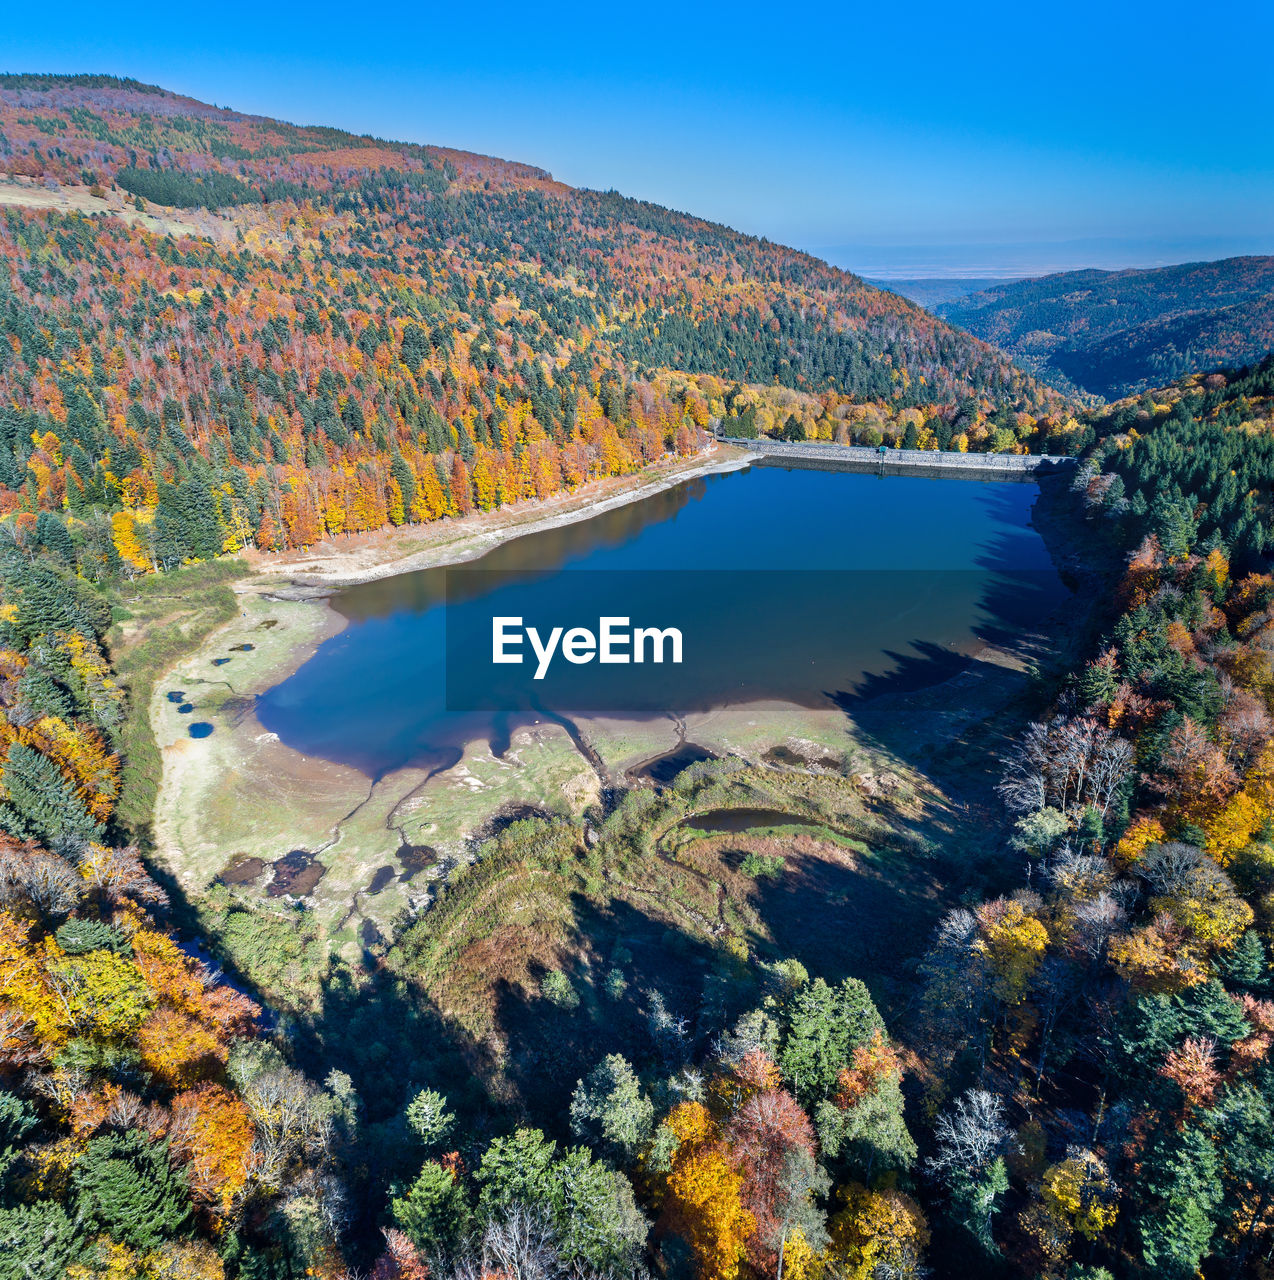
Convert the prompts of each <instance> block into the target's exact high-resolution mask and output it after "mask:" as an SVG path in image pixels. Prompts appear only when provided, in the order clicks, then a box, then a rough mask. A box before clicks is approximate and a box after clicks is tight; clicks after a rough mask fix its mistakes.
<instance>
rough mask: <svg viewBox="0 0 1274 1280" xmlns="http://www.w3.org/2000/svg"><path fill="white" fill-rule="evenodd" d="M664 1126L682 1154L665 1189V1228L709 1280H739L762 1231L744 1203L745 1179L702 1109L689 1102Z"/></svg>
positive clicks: (678, 1154)
mask: <svg viewBox="0 0 1274 1280" xmlns="http://www.w3.org/2000/svg"><path fill="white" fill-rule="evenodd" d="M664 1123H665V1124H666V1125H667V1126H668V1128H669V1129H670V1130H671V1131H672V1133H673V1135H674V1136H675V1137H676V1139H677V1149H676V1152H675V1153H674V1154H673V1157H672V1167H671V1168H670V1170H669V1172H668V1178H667V1183H666V1186H665V1199H664V1216H663V1226H664V1228H665V1229H666V1230H669V1231H673V1232H675V1233H676V1234H677V1235H680V1236H681V1237H682V1238H683V1239H684V1240H685V1241H686V1243H687V1244H688V1245H689V1246H690V1249H691V1251H692V1252H693V1253H694V1255H695V1258H696V1260H697V1262H698V1266H699V1275H700V1276H701V1277H703V1280H735V1277H737V1276H738V1274H739V1264H740V1263H741V1262H742V1260H743V1256H744V1250H745V1248H746V1245H747V1240H748V1237H749V1236H750V1235H751V1234H752V1232H753V1230H754V1229H755V1227H756V1219H755V1218H754V1217H753V1216H752V1214H751V1213H749V1212H748V1211H747V1210H746V1209H745V1208H744V1207H743V1205H742V1203H741V1200H740V1191H741V1190H742V1187H743V1178H742V1177H741V1176H740V1175H739V1174H738V1173H736V1172H735V1171H734V1170H733V1169H732V1168H731V1167H730V1165H729V1163H728V1162H727V1161H726V1158H725V1155H724V1154H723V1152H722V1149H721V1147H720V1144H719V1143H717V1141H716V1140H715V1138H716V1126H715V1124H714V1122H713V1119H712V1116H711V1114H710V1113H709V1111H708V1109H707V1107H705V1106H704V1105H703V1104H702V1103H699V1102H683V1103H682V1104H681V1105H680V1106H678V1107H675V1108H674V1109H673V1111H672V1112H671V1113H670V1114H669V1116H668V1118H667V1120H666V1121H665V1122H664Z"/></svg>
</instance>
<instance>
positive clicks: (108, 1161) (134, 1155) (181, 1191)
mask: <svg viewBox="0 0 1274 1280" xmlns="http://www.w3.org/2000/svg"><path fill="white" fill-rule="evenodd" d="M72 1183H73V1186H74V1189H75V1204H76V1207H77V1209H78V1211H79V1213H80V1214H82V1215H83V1217H84V1219H85V1220H86V1221H88V1222H91V1223H92V1224H93V1225H94V1227H95V1228H96V1229H98V1230H101V1231H105V1232H106V1233H107V1235H109V1236H110V1237H111V1238H112V1239H113V1240H119V1241H121V1242H122V1243H124V1244H128V1245H131V1246H132V1247H133V1248H135V1249H139V1250H141V1251H143V1252H150V1251H152V1250H155V1249H159V1248H162V1246H163V1244H164V1242H165V1241H166V1240H170V1239H172V1238H173V1237H175V1236H180V1235H185V1234H187V1233H188V1232H189V1230H190V1226H191V1206H190V1194H189V1191H188V1189H187V1186H186V1179H185V1176H184V1175H183V1174H181V1173H179V1172H177V1170H175V1169H174V1168H173V1166H172V1164H171V1163H169V1159H168V1144H167V1143H166V1142H153V1141H151V1139H150V1138H149V1137H148V1136H147V1135H146V1134H145V1133H142V1132H141V1131H140V1130H137V1129H130V1130H128V1131H127V1132H125V1133H122V1134H114V1133H113V1134H108V1135H107V1136H105V1137H100V1138H93V1139H92V1140H91V1141H90V1142H89V1144H88V1148H87V1149H86V1150H85V1152H84V1155H83V1156H82V1157H81V1159H80V1160H79V1161H78V1163H77V1164H76V1166H75V1169H74V1171H73V1173H72Z"/></svg>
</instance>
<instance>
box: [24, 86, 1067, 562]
mask: <svg viewBox="0 0 1274 1280" xmlns="http://www.w3.org/2000/svg"><path fill="white" fill-rule="evenodd" d="M0 167H2V168H3V170H4V171H6V172H7V173H8V174H9V175H11V176H12V180H13V181H18V180H22V181H26V182H27V183H28V184H30V185H29V186H28V188H26V190H30V191H33V192H38V191H39V190H41V189H43V188H44V187H46V186H47V185H48V184H60V186H61V188H63V189H66V188H67V186H68V184H69V187H71V188H74V191H75V193H76V196H77V198H78V199H79V200H80V203H81V204H82V206H83V208H84V210H85V214H83V215H81V214H79V213H57V212H36V211H33V210H30V209H27V208H23V207H21V203H20V200H21V195H22V191H21V190H20V189H18V190H16V195H14V191H13V190H11V191H10V195H11V196H14V198H15V199H18V200H19V204H16V205H14V204H11V205H10V206H9V207H8V208H7V209H5V210H4V213H3V216H2V217H0V254H2V255H3V259H4V268H5V269H4V271H3V273H0V324H3V327H4V332H5V336H6V338H7V342H6V344H5V345H4V348H3V350H2V351H0V510H2V511H3V512H5V513H9V512H14V511H21V512H27V513H33V512H35V511H38V510H50V511H55V512H65V513H66V515H68V516H69V517H70V518H71V520H72V530H73V536H74V537H76V538H77V539H80V540H81V541H84V542H86V543H88V544H90V545H91V547H92V554H93V555H94V556H96V557H98V558H99V559H100V560H101V561H102V563H103V565H105V566H109V567H111V568H114V566H115V564H116V561H117V560H118V561H120V562H122V563H123V564H124V566H125V567H126V568H127V569H129V570H134V571H142V570H145V569H148V568H150V567H151V566H152V565H160V566H162V565H171V564H176V563H180V562H181V561H183V560H187V559H191V558H206V557H208V556H210V555H215V554H217V553H219V552H221V551H223V550H233V549H236V548H238V547H241V546H244V545H247V544H254V545H257V546H259V547H261V548H263V549H266V550H269V549H272V548H282V547H296V546H305V545H308V544H311V543H313V542H315V541H317V540H318V539H320V538H321V537H323V536H324V535H326V534H339V533H342V532H350V531H359V530H366V529H374V528H378V527H380V526H381V525H384V524H387V523H392V524H401V523H403V522H414V521H427V520H433V519H437V518H440V517H442V516H445V515H448V514H456V513H463V512H465V511H468V510H470V509H471V508H473V507H475V506H477V507H481V508H484V509H488V508H490V507H492V506H494V505H497V504H500V503H507V502H510V501H514V500H517V499H519V498H523V497H526V496H530V495H536V496H544V495H546V494H548V493H552V492H554V491H556V490H558V489H561V488H572V487H574V486H577V485H579V484H580V483H582V482H584V481H586V480H588V479H590V478H592V477H595V476H599V475H613V474H618V473H622V472H624V471H627V470H631V469H633V468H636V467H638V466H640V465H642V464H643V463H645V462H647V461H649V460H651V459H652V458H655V457H657V456H659V455H661V454H663V453H665V452H668V451H677V452H681V453H685V452H689V451H692V450H694V449H695V448H697V447H698V443H699V441H700V439H701V430H702V428H703V427H704V426H705V425H706V424H707V423H708V421H709V419H710V417H712V416H713V415H723V414H727V413H728V410H727V409H726V407H725V405H724V403H723V401H722V395H723V393H724V392H726V391H728V390H729V389H730V388H731V387H732V386H733V385H734V384H736V383H739V384H748V383H754V384H760V385H761V386H762V387H778V388H788V389H792V390H794V391H801V392H806V393H810V395H811V398H812V399H813V398H817V400H816V402H815V404H814V411H813V412H811V413H810V414H809V430H810V432H811V433H815V434H817V433H818V430H819V428H818V427H817V426H816V425H815V424H816V422H818V421H821V422H822V424H823V426H822V430H823V433H824V434H827V435H829V436H830V434H831V433H832V430H833V424H834V422H835V421H836V420H838V416H839V418H843V417H844V415H845V412H846V409H847V408H848V406H849V404H850V402H851V401H852V402H854V403H857V404H859V405H860V406H861V405H867V406H872V407H874V409H875V410H876V413H877V417H880V418H883V419H886V420H889V419H893V418H896V416H897V415H898V414H899V413H901V412H904V411H907V410H912V411H913V412H915V413H916V414H920V415H921V416H923V415H922V414H921V411H922V410H927V411H928V413H929V414H930V415H933V414H937V413H939V412H942V413H945V414H947V415H948V416H949V417H954V416H955V415H956V414H957V412H959V411H960V410H961V408H962V407H963V410H964V415H965V419H966V421H967V424H968V426H969V427H970V428H971V429H972V431H973V447H975V448H976V447H978V443H979V440H985V439H987V438H988V437H989V436H990V434H991V429H989V428H988V429H986V430H983V431H981V432H979V430H978V428H979V426H980V425H981V424H982V423H983V422H984V421H985V420H986V417H987V416H988V415H990V414H993V413H996V412H1000V413H1001V414H1003V413H1011V412H1014V411H1018V410H1022V411H1027V412H1029V413H1033V414H1038V413H1040V412H1043V411H1045V410H1048V409H1051V408H1054V407H1059V408H1060V407H1061V403H1060V401H1058V400H1057V398H1056V397H1054V396H1053V393H1051V392H1048V391H1046V390H1043V389H1041V388H1039V387H1038V386H1036V385H1035V384H1034V383H1033V382H1032V381H1031V380H1030V379H1029V378H1027V377H1024V376H1023V375H1022V374H1020V373H1019V372H1018V371H1017V370H1016V369H1015V368H1014V367H1013V366H1012V365H1011V364H1010V363H1009V362H1008V361H1007V360H1006V359H1004V358H1003V357H1002V356H1000V355H999V354H998V353H996V352H994V351H993V350H991V349H990V348H988V347H986V346H984V345H983V344H981V343H979V342H976V341H973V340H971V339H969V338H968V337H966V336H965V335H963V334H961V333H959V332H957V331H956V330H953V329H951V328H949V327H948V326H947V325H945V324H944V323H942V322H940V321H936V320H934V319H933V318H932V317H930V316H928V315H927V314H926V313H925V312H923V311H921V310H920V309H919V308H916V307H913V306H911V305H910V304H908V303H906V302H905V301H903V300H902V299H900V298H897V297H896V296H894V295H891V294H887V293H882V292H880V291H878V290H875V289H872V288H870V287H869V286H867V285H865V284H864V283H863V282H862V281H860V280H858V279H856V278H855V277H853V276H850V275H847V274H845V273H843V272H840V271H836V270H833V269H832V268H830V267H827V266H826V265H825V264H823V263H821V262H819V261H817V260H816V259H813V258H810V257H808V256H807V255H804V254H800V253H796V252H793V251H791V250H788V249H783V248H781V247H779V246H777V245H773V244H769V243H767V242H766V241H763V240H762V241H758V240H755V239H750V238H748V237H745V236H740V235H738V234H736V233H734V232H732V231H729V230H728V229H727V228H724V227H720V226H715V225H712V224H710V223H706V222H703V221H701V220H699V219H696V218H692V217H688V216H685V215H682V214H677V213H672V212H670V211H668V210H666V209H661V208H658V207H656V206H653V205H649V204H644V203H641V202H638V201H634V200H628V199H625V198H623V197H621V196H619V195H616V194H615V193H599V192H589V191H573V190H571V189H569V188H567V187H564V186H562V185H561V184H558V183H554V182H553V181H552V180H551V179H550V178H549V177H548V175H547V174H544V173H543V172H541V171H539V170H535V169H532V168H528V167H526V166H522V165H517V164H509V163H506V162H503V161H497V160H490V159H487V158H484V157H477V156H471V155H464V154H461V153H456V152H450V151H446V150H444V149H439V148H432V147H421V146H415V145H403V144H397V143H392V144H391V143H386V142H383V141H380V140H377V139H370V138H360V137H354V136H352V135H349V134H345V133H341V132H340V131H338V130H334V129H326V128H297V127H295V126H292V125H286V124H281V123H279V122H276V121H270V120H263V119H259V118H255V117H245V116H240V115H237V114H235V113H233V112H230V111H226V110H221V109H217V108H213V107H208V106H205V105H203V104H201V103H197V102H193V101H191V100H189V99H183V98H179V97H176V96H174V95H172V94H169V93H165V92H163V91H161V90H159V89H155V88H153V87H149V86H143V85H138V84H134V83H132V82H117V81H114V80H111V79H109V78H105V77H69V78H67V77H39V76H34V77H32V76H9V77H7V78H6V79H5V80H4V81H3V82H2V83H0ZM121 193H123V194H125V195H126V197H127V199H126V201H125V202H121V201H120V200H119V198H118V197H119V195H120V194H121ZM112 200H113V201H114V202H115V203H114V204H112V203H111V201H112ZM121 204H122V207H120V206H121ZM199 205H204V206H216V207H218V208H220V209H221V210H222V211H223V212H222V215H221V220H220V221H218V220H216V219H213V220H211V221H210V223H209V226H210V228H211V233H210V235H209V236H208V237H206V238H191V237H190V236H188V235H182V234H178V233H174V234H156V233H154V232H153V231H152V230H150V229H149V228H150V224H148V223H138V222H136V221H129V220H128V218H127V217H126V216H124V215H125V214H128V215H131V214H135V213H136V212H137V211H138V210H141V209H143V208H145V209H150V210H153V209H154V208H155V207H157V206H165V207H168V206H174V207H176V208H177V209H185V208H192V207H194V206H199ZM230 206H233V208H229V207H230ZM97 214H100V215H101V216H96V215H97ZM175 225H178V226H180V225H184V224H181V223H180V222H179V221H178V222H177V223H176V224H175ZM667 369H671V370H676V371H682V372H685V373H691V374H709V375H714V377H715V380H716V381H715V382H712V381H709V382H708V383H707V384H706V386H705V388H704V389H699V388H697V387H692V386H689V385H687V383H686V382H685V380H684V379H682V380H680V381H679V380H677V379H669V378H668V377H667V376H659V375H657V374H656V372H655V371H657V370H667ZM714 391H715V394H714ZM736 398H737V397H736ZM732 403H733V402H732ZM745 403H746V397H745V400H744V401H743V402H740V404H739V410H738V411H742V408H743V407H744V404H745ZM982 447H986V446H985V444H983V446H982Z"/></svg>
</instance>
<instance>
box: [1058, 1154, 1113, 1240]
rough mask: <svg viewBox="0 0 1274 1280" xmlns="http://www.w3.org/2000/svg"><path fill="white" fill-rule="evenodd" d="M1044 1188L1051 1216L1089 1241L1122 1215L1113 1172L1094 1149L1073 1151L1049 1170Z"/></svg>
mask: <svg viewBox="0 0 1274 1280" xmlns="http://www.w3.org/2000/svg"><path fill="white" fill-rule="evenodd" d="M1040 1190H1041V1194H1042V1196H1043V1199H1044V1207H1045V1208H1046V1209H1047V1210H1048V1213H1049V1215H1050V1216H1051V1217H1053V1218H1055V1219H1057V1220H1058V1221H1060V1222H1062V1223H1065V1224H1066V1225H1067V1226H1069V1227H1071V1228H1072V1229H1073V1230H1075V1231H1078V1232H1079V1234H1080V1235H1081V1236H1083V1237H1084V1238H1085V1239H1086V1240H1095V1239H1096V1238H1097V1237H1098V1236H1099V1235H1100V1234H1101V1233H1102V1232H1103V1231H1105V1230H1106V1228H1107V1227H1109V1226H1110V1225H1111V1224H1112V1223H1113V1222H1114V1221H1115V1219H1116V1217H1118V1215H1119V1206H1118V1204H1117V1203H1116V1201H1115V1189H1114V1187H1113V1185H1112V1184H1111V1181H1110V1174H1109V1173H1108V1172H1107V1170H1106V1166H1105V1165H1104V1164H1103V1163H1102V1162H1101V1160H1100V1159H1098V1157H1097V1156H1096V1155H1094V1154H1093V1152H1091V1151H1082V1150H1072V1152H1071V1154H1069V1155H1068V1156H1067V1158H1066V1159H1065V1160H1063V1161H1061V1162H1060V1163H1059V1164H1055V1165H1053V1166H1052V1168H1050V1169H1048V1170H1046V1171H1045V1173H1044V1181H1043V1183H1042V1185H1041V1188H1040Z"/></svg>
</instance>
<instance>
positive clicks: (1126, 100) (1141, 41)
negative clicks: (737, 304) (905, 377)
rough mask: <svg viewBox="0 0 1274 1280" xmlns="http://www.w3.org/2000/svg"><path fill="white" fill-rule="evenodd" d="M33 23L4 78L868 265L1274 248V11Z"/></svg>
mask: <svg viewBox="0 0 1274 1280" xmlns="http://www.w3.org/2000/svg"><path fill="white" fill-rule="evenodd" d="M50 12H51V11H49V10H44V9H42V8H41V7H40V6H38V5H31V4H26V5H21V6H14V12H12V13H11V14H10V16H9V18H8V19H7V20H6V30H5V31H4V33H3V35H0V63H3V64H5V65H4V67H3V69H5V70H15V71H18V70H22V71H27V70H32V71H34V70H52V71H72V70H92V71H109V72H114V73H117V74H127V75H134V76H137V77H138V78H140V79H144V80H148V81H154V82H156V83H158V84H162V85H164V86H165V87H167V88H172V89H175V90H178V91H181V92H185V93H189V94H192V95H193V96H195V97H198V98H202V99H204V100H207V101H213V102H216V103H218V104H221V105H225V106H231V107H234V108H236V109H238V110H242V111H253V112H260V113H262V114H266V115H274V116H278V117H281V118H283V119H289V120H294V121H297V122H300V123H323V124H334V125H341V126H344V127H346V128H350V129H354V130H356V131H360V132H364V131H365V132H370V133H375V134H379V135H381V136H384V137H392V138H403V139H411V140H415V141H422V142H435V143H440V144H445V145H450V146H456V147H462V148H466V149H469V150H474V151H480V152H485V153H489V154H494V155H500V156H504V157H507V158H511V159H518V160H525V161H528V162H530V163H534V164H539V165H542V166H543V167H545V168H547V169H549V170H551V171H552V172H553V174H554V175H555V176H556V177H558V178H560V179H562V180H563V181H566V182H569V183H572V184H574V185H579V186H591V187H601V188H606V187H615V188H617V189H619V190H621V191H623V192H625V193H627V194H630V195H635V196H641V197H644V198H647V199H651V200H655V201H658V202H659V203H661V204H667V205H671V206H673V207H676V208H680V209H687V210H690V211H692V212H695V213H700V214H703V215H705V216H708V217H712V218H715V219H718V220H720V221H723V222H726V223H729V224H730V225H732V226H735V227H738V228H740V229H742V230H745V231H750V232H754V233H756V234H762V235H768V236H770V237H771V238H772V239H776V240H781V241H784V242H786V243H790V244H796V245H799V246H801V247H803V248H811V249H815V250H819V251H822V252H824V253H825V254H826V255H827V256H829V257H832V258H833V259H835V260H838V261H840V262H842V264H843V265H847V266H853V267H855V268H857V269H860V270H866V271H868V272H869V273H870V272H882V273H891V272H892V273H893V274H898V273H900V272H904V271H910V270H912V269H915V270H916V273H917V274H921V273H923V272H924V271H926V270H928V269H930V268H937V269H939V270H940V271H941V272H942V273H946V272H948V271H957V272H958V271H961V270H964V271H972V270H981V269H986V270H987V271H988V272H996V271H1000V272H1003V271H1008V270H1019V269H1026V268H1028V267H1029V268H1031V269H1039V268H1041V267H1054V268H1058V267H1065V266H1075V265H1088V264H1091V265H1100V266H1113V265H1122V264H1125V263H1127V264H1132V263H1150V262H1156V261H1158V262H1164V261H1181V260H1183V259H1185V258H1190V257H1217V256H1222V255H1224V254H1227V253H1233V252H1261V251H1264V252H1274V128H1271V119H1272V118H1274V72H1271V69H1270V63H1269V51H1270V49H1271V48H1272V47H1274V5H1270V4H1268V3H1257V0H1216V2H1214V3H1211V4H1208V5H1206V6H1205V5H1202V4H1181V3H1175V2H1174V0H1166V2H1164V3H1150V2H1149V0H1136V2H1135V3H1129V2H1127V0H1105V2H1104V3H1094V2H1092V0H1078V2H1075V3H1070V4H1067V5H1035V4H1030V3H1025V2H1024V3H1021V4H1015V5H1008V4H981V5H978V4H972V5H970V4H956V3H951V2H948V3H930V2H929V0H914V2H913V3H905V2H904V3H901V4H897V3H895V4H892V5H887V4H880V3H877V4H873V5H861V4H857V3H841V4H836V5H808V6H788V7H784V6H780V5H769V6H766V7H764V8H761V7H754V6H749V5H746V4H737V5H729V6H727V5H720V4H700V5H693V4H688V3H683V4H679V5H672V4H663V3H657V4H645V5H641V6H614V5H610V6H608V5H605V4H594V5H590V6H581V5H574V4H570V3H567V4H559V5H554V6H542V5H535V4H528V3H524V4H521V5H517V6H506V5H502V4H498V3H493V2H488V3H478V4H458V3H451V4H448V5H445V6H440V5H433V4H428V3H423V4H416V5H398V4H391V5H366V6H362V7H360V6H357V5H349V4H345V5H340V6H337V5H330V4H327V3H324V2H322V0H318V2H316V3H312V4H308V5H305V6H287V7H285V6H280V5H270V4H268V3H256V4H244V3H241V2H240V0H218V3H215V4H213V5H198V6H195V5H179V4H173V3H172V2H171V0H168V2H167V3H164V4H155V3H151V2H150V0H140V2H135V3H130V4H129V5H128V6H124V7H120V6H115V5H101V4H91V5H90V4H83V3H79V2H78V0H70V2H68V3H63V4H61V5H59V6H57V9H56V18H55V20H50V16H49V15H50Z"/></svg>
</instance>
